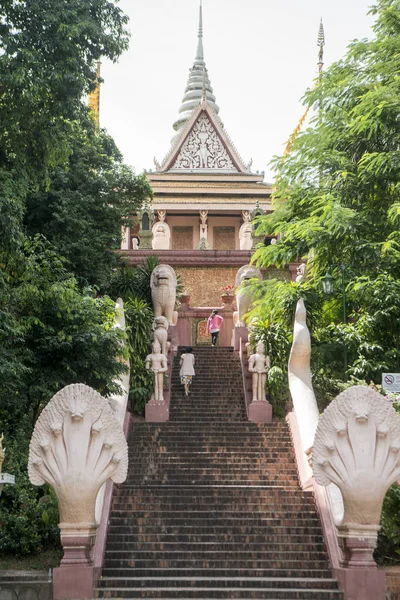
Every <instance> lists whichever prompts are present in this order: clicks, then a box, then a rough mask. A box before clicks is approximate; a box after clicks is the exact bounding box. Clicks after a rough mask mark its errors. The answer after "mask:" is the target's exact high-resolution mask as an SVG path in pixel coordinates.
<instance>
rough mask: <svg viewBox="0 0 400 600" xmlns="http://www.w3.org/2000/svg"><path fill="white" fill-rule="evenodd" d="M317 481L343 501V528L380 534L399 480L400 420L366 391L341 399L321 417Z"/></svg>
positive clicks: (315, 467)
mask: <svg viewBox="0 0 400 600" xmlns="http://www.w3.org/2000/svg"><path fill="white" fill-rule="evenodd" d="M313 470H314V475H315V478H316V480H317V482H318V483H319V484H320V485H323V486H327V485H329V484H330V483H331V482H333V483H335V484H336V485H337V486H338V487H339V489H340V491H341V493H342V496H343V503H344V516H343V522H342V524H341V526H340V528H341V529H346V530H347V531H348V532H349V533H350V534H351V533H352V534H353V535H356V534H357V532H358V535H359V536H360V537H361V536H362V533H361V532H363V534H365V535H368V532H369V531H370V532H371V534H373V535H374V534H375V532H376V531H377V528H378V526H379V520H380V515H381V510H382V502H383V499H384V497H385V494H386V492H387V490H388V488H389V487H390V486H391V485H392V484H393V483H395V482H396V481H397V480H398V479H399V477H400V416H399V415H398V414H397V413H396V411H395V410H394V408H393V406H392V405H391V403H390V402H388V401H387V400H385V399H384V398H383V397H382V396H381V395H380V394H378V393H377V392H375V391H374V390H372V389H371V388H369V387H366V386H357V387H352V388H349V389H347V390H346V391H344V392H342V393H341V394H339V396H338V397H337V398H336V399H335V400H333V402H332V403H331V404H330V405H329V406H328V408H327V409H326V410H325V412H324V413H323V415H322V416H321V418H320V421H319V424H318V428H317V432H316V435H315V440H314V446H313Z"/></svg>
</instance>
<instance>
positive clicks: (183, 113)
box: [173, 0, 219, 139]
mask: <svg viewBox="0 0 400 600" xmlns="http://www.w3.org/2000/svg"><path fill="white" fill-rule="evenodd" d="M197 35H198V38H197V52H196V58H195V59H194V63H193V67H192V68H191V69H190V71H189V79H188V82H187V85H186V89H185V95H184V96H183V99H182V104H181V107H180V109H179V115H178V118H177V120H176V121H175V123H174V125H173V127H174V129H175V131H176V132H177V134H178V135H179V134H180V132H181V131H182V128H183V127H184V124H185V123H186V121H187V120H188V119H189V118H190V115H191V114H192V113H193V110H194V109H195V108H197V106H198V105H199V104H200V102H201V101H202V99H203V98H204V97H205V98H206V99H207V103H208V105H209V106H210V107H211V108H212V110H213V111H214V112H215V113H216V114H218V112H219V107H218V106H217V104H216V103H215V96H214V94H213V89H212V87H211V83H210V79H209V77H208V71H207V68H206V63H205V62H204V50H203V6H202V3H201V0H200V7H199V30H198V34H197ZM174 139H175V138H174Z"/></svg>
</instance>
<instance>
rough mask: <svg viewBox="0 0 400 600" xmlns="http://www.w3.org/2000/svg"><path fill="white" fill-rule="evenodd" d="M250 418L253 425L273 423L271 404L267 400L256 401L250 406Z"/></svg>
mask: <svg viewBox="0 0 400 600" xmlns="http://www.w3.org/2000/svg"><path fill="white" fill-rule="evenodd" d="M248 417H249V421H252V422H253V423H271V421H272V406H271V404H270V403H269V402H267V401H266V400H254V401H253V402H251V403H250V404H249V408H248Z"/></svg>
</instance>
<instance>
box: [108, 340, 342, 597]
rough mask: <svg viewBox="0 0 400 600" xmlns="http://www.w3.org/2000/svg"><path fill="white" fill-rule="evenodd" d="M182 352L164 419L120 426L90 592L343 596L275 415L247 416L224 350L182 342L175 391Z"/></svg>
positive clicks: (237, 369) (232, 362) (236, 371)
mask: <svg viewBox="0 0 400 600" xmlns="http://www.w3.org/2000/svg"><path fill="white" fill-rule="evenodd" d="M182 351H184V349H183V348H180V349H179V350H178V354H177V356H176V357H175V358H174V362H173V365H172V377H171V382H172V388H171V405H170V421H168V422H167V423H146V422H144V421H141V422H134V423H132V425H131V428H130V431H129V435H128V445H129V457H130V463H129V473H128V478H127V480H126V482H125V483H124V484H122V485H120V486H118V485H116V486H115V487H114V497H113V503H112V512H111V514H110V523H109V528H108V537H107V545H106V552H105V565H104V568H103V571H102V578H101V579H100V580H99V584H98V588H97V590H96V597H97V598H111V599H112V598H114V600H117V599H118V600H122V599H123V598H124V599H125V598H126V599H128V600H129V598H131V599H133V598H160V599H161V598H170V599H171V600H172V599H173V598H186V599H189V598H201V599H203V600H204V599H209V598H231V599H233V598H247V599H250V598H264V599H270V600H281V599H282V600H283V599H285V600H291V599H296V600H343V595H342V593H341V592H339V591H338V589H337V582H336V580H335V579H333V578H332V573H331V569H330V566H329V561H328V555H327V552H326V547H325V543H324V539H323V536H322V530H321V525H320V522H319V518H318V514H317V511H316V506H315V502H314V499H313V497H312V495H311V494H310V493H308V492H303V491H302V490H301V488H300V486H299V481H298V474H297V465H296V462H295V457H294V452H293V448H292V441H291V436H290V433H289V429H288V426H287V424H286V423H284V422H278V421H274V422H272V423H264V424H256V423H250V422H249V421H247V418H246V409H245V403H244V395H243V382H242V374H241V366H240V361H239V358H238V356H237V355H235V354H234V353H233V352H232V349H231V348H211V347H202V348H194V354H195V357H196V367H195V368H196V376H195V378H194V380H193V384H192V386H191V394H190V395H189V396H188V397H187V396H185V395H184V393H183V387H182V385H181V383H180V377H179V357H180V354H181V353H182ZM249 383H250V382H246V386H249Z"/></svg>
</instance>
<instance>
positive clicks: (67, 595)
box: [53, 523, 97, 600]
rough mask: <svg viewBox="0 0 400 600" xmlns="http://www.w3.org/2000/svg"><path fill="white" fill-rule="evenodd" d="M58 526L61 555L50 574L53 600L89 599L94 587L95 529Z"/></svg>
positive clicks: (87, 526)
mask: <svg viewBox="0 0 400 600" xmlns="http://www.w3.org/2000/svg"><path fill="white" fill-rule="evenodd" d="M59 527H60V533H61V544H62V547H63V550H64V556H63V558H62V560H61V564H60V566H59V567H58V568H57V569H54V571H53V598H54V600H73V599H76V600H78V599H79V600H89V599H91V598H93V595H94V587H95V567H94V564H93V560H92V549H93V545H94V542H95V539H96V531H97V527H96V526H91V525H90V524H88V523H86V524H85V523H83V524H79V523H78V524H68V523H60V525H59Z"/></svg>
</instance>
